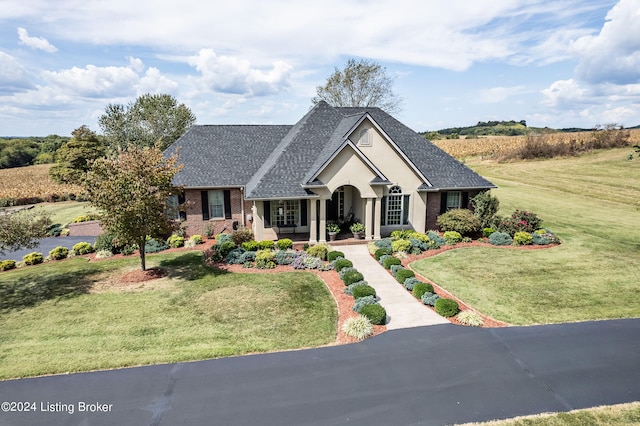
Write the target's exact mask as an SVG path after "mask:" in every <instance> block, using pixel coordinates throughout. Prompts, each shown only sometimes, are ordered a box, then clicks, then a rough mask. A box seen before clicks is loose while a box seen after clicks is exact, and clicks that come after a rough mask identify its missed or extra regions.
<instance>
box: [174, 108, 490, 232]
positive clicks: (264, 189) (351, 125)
mask: <svg viewBox="0 0 640 426" xmlns="http://www.w3.org/2000/svg"><path fill="white" fill-rule="evenodd" d="M176 151H177V152H178V157H179V162H180V163H182V164H184V168H183V169H182V170H181V171H180V172H179V173H178V174H177V175H176V176H175V178H174V183H175V185H179V186H183V187H184V189H185V191H184V198H185V200H186V201H187V208H186V215H185V217H183V219H184V220H186V224H187V225H188V233H189V234H198V233H203V232H204V230H205V228H206V227H207V225H209V226H213V227H214V230H215V232H216V233H218V232H221V231H222V230H224V229H226V230H231V229H232V228H234V227H237V226H247V227H250V228H252V229H253V232H254V235H255V238H256V240H261V239H272V238H277V234H278V233H280V232H295V233H296V234H303V235H308V237H309V242H310V243H316V242H323V241H326V225H327V223H328V222H332V221H334V222H340V221H343V220H348V219H350V218H357V219H359V220H360V221H361V222H362V223H363V224H364V225H365V229H366V231H365V238H366V239H379V238H381V237H383V236H385V235H388V234H389V233H390V232H391V231H393V230H395V229H408V228H413V229H415V230H416V231H420V232H425V231H426V230H429V229H436V228H437V225H436V218H437V217H438V215H439V214H441V213H442V212H444V211H446V210H448V209H452V208H468V207H469V206H470V205H469V200H470V199H471V198H472V197H473V196H475V195H476V194H477V193H479V192H481V191H485V190H487V189H490V188H495V186H494V185H493V184H492V183H491V182H489V181H487V180H486V179H484V178H483V177H481V176H479V175H478V174H476V173H475V172H473V171H472V170H471V169H469V168H468V167H466V166H465V165H463V164H461V163H460V162H458V161H457V160H456V159H454V158H453V157H451V156H449V155H448V154H447V153H445V152H444V151H442V150H441V149H439V148H438V147H436V146H435V145H433V144H432V143H431V142H429V141H427V140H425V139H424V138H423V137H421V136H420V135H418V134H417V133H416V132H414V131H413V130H411V129H409V128H408V127H407V126H405V125H403V124H402V123H400V122H399V121H397V120H396V119H395V118H393V117H392V116H390V115H389V114H387V113H385V112H384V111H382V110H381V109H379V108H359V107H349V108H344V107H340V108H337V107H332V106H330V105H329V104H327V103H326V102H319V103H318V104H317V105H315V106H314V107H313V108H312V109H311V110H310V111H309V112H308V113H307V114H306V115H305V116H304V117H302V119H300V121H298V122H297V123H296V124H295V125H287V126H282V125H197V126H193V127H191V128H190V129H189V130H188V131H187V132H186V133H185V134H184V135H183V136H182V137H181V138H180V139H178V140H177V141H176V142H175V143H174V144H173V145H171V146H170V147H169V148H168V149H167V150H166V151H165V154H172V153H175V152H176Z"/></svg>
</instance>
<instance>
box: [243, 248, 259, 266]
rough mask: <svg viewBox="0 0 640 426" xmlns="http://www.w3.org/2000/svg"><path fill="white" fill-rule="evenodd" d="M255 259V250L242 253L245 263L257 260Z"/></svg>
mask: <svg viewBox="0 0 640 426" xmlns="http://www.w3.org/2000/svg"><path fill="white" fill-rule="evenodd" d="M255 260H256V252H255V251H245V252H244V253H242V256H241V261H242V264H243V265H245V264H247V263H251V262H255Z"/></svg>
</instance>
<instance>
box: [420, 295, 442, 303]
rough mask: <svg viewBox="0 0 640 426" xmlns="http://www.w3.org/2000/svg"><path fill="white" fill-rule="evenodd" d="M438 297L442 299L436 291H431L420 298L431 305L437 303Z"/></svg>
mask: <svg viewBox="0 0 640 426" xmlns="http://www.w3.org/2000/svg"><path fill="white" fill-rule="evenodd" d="M438 299H440V296H438V295H437V294H435V293H429V292H427V293H425V294H423V295H422V297H421V298H420V300H422V303H424V304H425V305H429V306H433V305H435V304H436V302H437V301H438Z"/></svg>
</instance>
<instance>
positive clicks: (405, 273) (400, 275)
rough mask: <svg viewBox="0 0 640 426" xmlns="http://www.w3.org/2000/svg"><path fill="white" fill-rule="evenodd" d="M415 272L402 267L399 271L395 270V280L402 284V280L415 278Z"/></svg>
mask: <svg viewBox="0 0 640 426" xmlns="http://www.w3.org/2000/svg"><path fill="white" fill-rule="evenodd" d="M415 276H416V274H414V273H413V271H412V270H410V269H403V270H401V271H398V272H396V280H397V281H398V282H399V283H400V284H404V281H405V280H406V279H407V278H415Z"/></svg>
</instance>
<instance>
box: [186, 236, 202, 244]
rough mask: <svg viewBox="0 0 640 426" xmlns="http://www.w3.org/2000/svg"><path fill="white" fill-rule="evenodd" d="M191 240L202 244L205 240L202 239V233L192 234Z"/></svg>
mask: <svg viewBox="0 0 640 426" xmlns="http://www.w3.org/2000/svg"><path fill="white" fill-rule="evenodd" d="M189 241H193V242H194V243H195V244H202V243H203V242H204V241H203V240H202V235H198V234H196V235H192V236H191V238H189Z"/></svg>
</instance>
